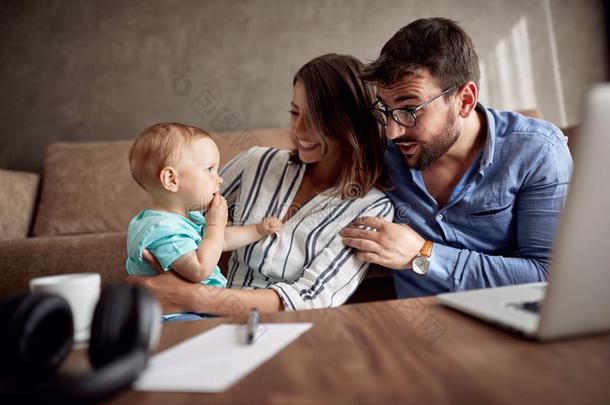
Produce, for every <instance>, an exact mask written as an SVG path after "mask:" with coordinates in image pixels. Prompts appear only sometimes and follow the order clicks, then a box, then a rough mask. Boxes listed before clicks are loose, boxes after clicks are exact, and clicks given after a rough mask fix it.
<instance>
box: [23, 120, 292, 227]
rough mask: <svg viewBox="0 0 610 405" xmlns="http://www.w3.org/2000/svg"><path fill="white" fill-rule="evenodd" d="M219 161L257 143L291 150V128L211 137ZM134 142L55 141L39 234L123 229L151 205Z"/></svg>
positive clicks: (38, 218) (47, 170)
mask: <svg viewBox="0 0 610 405" xmlns="http://www.w3.org/2000/svg"><path fill="white" fill-rule="evenodd" d="M212 137H213V138H214V140H215V141H216V143H217V144H218V147H219V149H220V151H221V156H220V158H221V159H220V160H221V161H220V163H221V166H222V164H223V163H226V162H227V161H228V160H230V159H231V158H233V157H234V156H235V155H236V154H238V153H239V152H241V151H243V150H246V149H248V148H250V147H252V146H254V145H264V146H273V147H277V148H280V149H286V148H290V147H291V145H292V143H291V141H290V137H289V134H288V130H286V129H269V130H266V129H262V130H253V131H239V132H227V133H220V134H212ZM132 142H133V140H125V141H112V142H96V143H55V144H52V145H50V146H49V147H48V148H47V150H46V154H45V162H44V177H43V186H42V191H41V198H40V205H39V209H38V213H37V214H36V221H35V225H34V232H33V234H34V236H52V235H71V234H84V233H98V232H117V231H124V230H125V229H126V228H127V225H128V224H129V221H130V220H131V218H132V217H133V216H134V215H135V214H136V213H137V212H138V211H140V210H141V209H143V208H145V207H146V206H147V205H148V203H149V200H148V196H147V195H146V193H145V192H144V190H142V189H141V188H140V187H139V186H138V185H137V184H136V182H135V181H134V180H133V178H132V177H131V173H130V171H129V162H128V157H127V155H128V151H129V148H130V146H131V144H132Z"/></svg>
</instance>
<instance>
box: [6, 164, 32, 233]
mask: <svg viewBox="0 0 610 405" xmlns="http://www.w3.org/2000/svg"><path fill="white" fill-rule="evenodd" d="M39 180H40V176H39V175H38V174H36V173H26V172H16V171H12V170H4V169H0V190H2V192H0V240H10V239H21V238H25V237H26V236H27V235H28V231H29V229H30V224H31V222H32V218H33V216H34V208H35V206H36V197H37V195H38V182H39Z"/></svg>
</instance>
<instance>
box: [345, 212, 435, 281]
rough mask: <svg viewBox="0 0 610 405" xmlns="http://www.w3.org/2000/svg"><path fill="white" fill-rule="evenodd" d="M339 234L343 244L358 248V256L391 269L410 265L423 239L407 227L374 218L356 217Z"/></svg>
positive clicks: (400, 268)
mask: <svg viewBox="0 0 610 405" xmlns="http://www.w3.org/2000/svg"><path fill="white" fill-rule="evenodd" d="M365 227H369V228H374V229H375V230H376V231H377V232H375V230H367V229H363V228H365ZM339 234H340V235H341V236H342V237H343V243H345V244H346V245H347V246H350V247H352V248H354V249H357V250H358V253H356V257H358V259H360V260H363V261H365V262H370V263H376V264H379V265H382V266H385V267H388V268H391V269H395V270H402V269H405V268H408V267H411V261H412V260H413V258H414V257H415V256H416V255H417V254H418V253H419V251H420V250H421V248H422V246H423V245H424V242H425V239H424V238H422V237H421V236H419V234H418V233H417V232H415V231H414V230H413V229H411V227H409V226H407V225H403V224H394V223H392V222H388V221H386V220H384V219H383V218H377V217H360V218H357V219H355V220H354V221H353V222H352V223H351V224H350V225H349V226H347V227H345V228H343V230H342V231H341V232H340V233H339Z"/></svg>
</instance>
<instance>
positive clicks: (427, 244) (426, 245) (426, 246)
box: [419, 240, 432, 257]
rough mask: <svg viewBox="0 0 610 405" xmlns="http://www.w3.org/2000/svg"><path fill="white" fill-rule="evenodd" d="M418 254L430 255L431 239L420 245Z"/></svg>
mask: <svg viewBox="0 0 610 405" xmlns="http://www.w3.org/2000/svg"><path fill="white" fill-rule="evenodd" d="M419 254H420V255H422V256H426V257H430V255H431V254H432V241H429V240H427V241H425V242H424V246H422V248H421V250H420V251H419Z"/></svg>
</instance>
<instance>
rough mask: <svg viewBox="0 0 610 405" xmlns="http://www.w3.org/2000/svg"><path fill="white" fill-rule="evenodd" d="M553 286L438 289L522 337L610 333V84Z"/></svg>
mask: <svg viewBox="0 0 610 405" xmlns="http://www.w3.org/2000/svg"><path fill="white" fill-rule="evenodd" d="M585 105H586V108H585V110H584V120H583V124H582V126H581V127H580V130H579V136H578V145H577V148H576V150H575V151H574V162H575V165H574V172H573V174H572V181H571V183H570V191H569V193H568V198H567V201H566V205H565V207H564V213H563V214H562V217H561V220H560V223H559V227H558V230H557V234H556V237H555V241H554V247H553V253H552V257H551V267H550V269H551V270H550V272H549V279H548V283H534V284H522V285H516V286H509V287H499V288H489V289H482V290H471V291H465V292H457V293H447V294H439V295H438V299H439V301H440V302H441V303H442V304H444V305H447V306H449V307H452V308H454V309H457V310H459V311H462V312H465V313H467V314H469V315H472V316H475V317H478V318H481V319H483V320H485V321H488V322H491V323H494V324H496V325H499V326H502V327H504V328H508V329H510V330H512V331H515V332H518V333H520V334H523V335H525V336H528V337H531V338H534V339H539V340H549V339H556V338H563V337H568V336H575V335H582V334H589V333H595V332H601V331H610V184H609V182H610V84H600V85H597V86H595V87H593V88H592V90H591V91H590V93H589V94H588V97H587V100H586V103H585Z"/></svg>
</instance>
